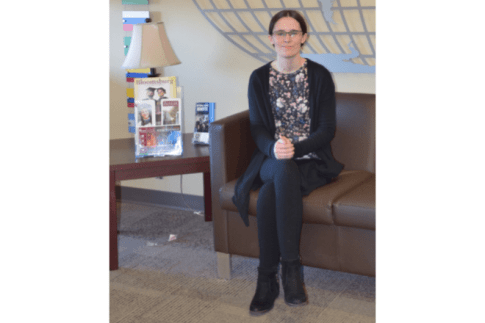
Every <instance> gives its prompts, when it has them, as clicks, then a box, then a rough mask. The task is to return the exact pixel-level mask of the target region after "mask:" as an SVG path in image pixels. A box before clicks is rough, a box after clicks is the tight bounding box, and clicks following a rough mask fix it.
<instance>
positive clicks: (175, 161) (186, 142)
mask: <svg viewBox="0 0 485 323" xmlns="http://www.w3.org/2000/svg"><path fill="white" fill-rule="evenodd" d="M192 136H193V134H191V133H187V134H183V149H184V152H183V154H182V155H181V156H170V157H147V158H135V140H134V139H133V138H129V139H114V140H110V147H109V153H110V156H109V157H110V158H109V181H110V183H109V213H110V214H109V218H110V228H109V245H110V260H109V268H110V270H116V269H118V234H117V230H118V218H117V214H116V212H117V211H116V192H115V188H116V181H120V180H128V179H140V178H149V177H158V176H170V175H182V174H192V173H204V203H205V210H204V211H205V221H212V202H211V186H210V159H209V146H200V145H193V144H192V142H191V141H192Z"/></svg>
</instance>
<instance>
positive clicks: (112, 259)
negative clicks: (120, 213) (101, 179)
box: [109, 171, 118, 270]
mask: <svg viewBox="0 0 485 323" xmlns="http://www.w3.org/2000/svg"><path fill="white" fill-rule="evenodd" d="M109 269H110V270H116V269H118V218H117V214H116V182H115V172H113V171H110V172H109Z"/></svg>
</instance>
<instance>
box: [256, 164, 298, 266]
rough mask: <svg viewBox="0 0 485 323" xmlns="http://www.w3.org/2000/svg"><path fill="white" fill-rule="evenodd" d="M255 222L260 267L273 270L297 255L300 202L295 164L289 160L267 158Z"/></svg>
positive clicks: (296, 166) (262, 173)
mask: <svg viewBox="0 0 485 323" xmlns="http://www.w3.org/2000/svg"><path fill="white" fill-rule="evenodd" d="M259 175H260V177H261V179H262V180H263V183H264V184H263V186H262V187H261V189H260V191H259V197H258V204H257V223H258V240H259V251H260V255H259V265H260V267H262V268H271V267H275V266H277V265H278V264H279V262H280V257H281V259H282V260H285V261H290V260H295V259H298V258H299V256H300V252H299V251H300V234H301V228H302V213H303V203H302V194H301V189H300V172H299V169H298V165H297V164H296V163H295V162H294V161H293V160H291V159H283V160H276V159H272V158H267V159H266V160H265V161H264V162H263V165H262V166H261V170H260V173H259Z"/></svg>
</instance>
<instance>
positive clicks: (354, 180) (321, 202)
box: [219, 170, 373, 224]
mask: <svg viewBox="0 0 485 323" xmlns="http://www.w3.org/2000/svg"><path fill="white" fill-rule="evenodd" d="M372 176H373V173H370V172H367V171H363V170H356V171H345V170H344V171H342V172H341V173H340V175H339V176H338V177H337V178H335V179H334V180H333V181H332V182H331V183H329V184H327V185H324V186H322V187H319V188H317V189H315V190H314V191H313V192H311V193H310V195H308V196H305V197H304V198H303V222H304V223H317V224H334V220H333V215H332V212H333V210H332V205H333V204H334V202H335V201H336V200H337V199H339V198H340V197H341V196H343V195H345V194H346V193H347V192H350V191H352V190H353V189H354V188H356V187H358V186H359V185H361V184H362V183H364V182H365V181H366V180H368V179H370V178H371V177H372ZM236 181H237V180H233V181H231V182H229V183H227V184H226V185H224V186H222V187H221V189H220V190H219V195H220V204H221V207H222V209H224V210H228V211H233V212H237V208H236V206H235V205H234V203H232V197H233V195H234V187H235V186H236ZM258 193H259V190H256V191H251V193H250V197H249V215H253V216H255V215H256V205H257V199H258Z"/></svg>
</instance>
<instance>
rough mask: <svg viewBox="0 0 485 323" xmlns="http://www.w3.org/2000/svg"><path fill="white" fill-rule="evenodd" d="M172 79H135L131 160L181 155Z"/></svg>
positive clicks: (178, 102) (178, 114)
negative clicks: (133, 136)
mask: <svg viewBox="0 0 485 323" xmlns="http://www.w3.org/2000/svg"><path fill="white" fill-rule="evenodd" d="M176 91H177V87H176V82H175V77H154V78H143V79H135V110H134V115H135V148H136V149H135V157H137V158H139V157H160V156H174V155H175V156H176V155H182V153H183V147H182V130H181V120H182V117H181V113H182V111H181V107H182V104H181V99H178V98H176V93H177V92H176Z"/></svg>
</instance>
